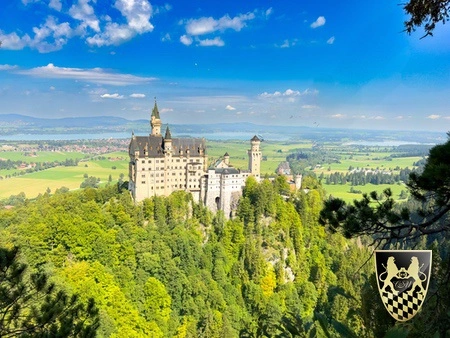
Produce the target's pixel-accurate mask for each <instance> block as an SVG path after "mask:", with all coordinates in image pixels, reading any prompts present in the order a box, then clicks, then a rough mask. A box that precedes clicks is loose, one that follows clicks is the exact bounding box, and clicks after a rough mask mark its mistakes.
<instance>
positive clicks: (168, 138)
mask: <svg viewBox="0 0 450 338" xmlns="http://www.w3.org/2000/svg"><path fill="white" fill-rule="evenodd" d="M171 138H172V134H171V133H170V129H169V126H167V128H166V135H165V136H164V139H166V140H170V139H171Z"/></svg>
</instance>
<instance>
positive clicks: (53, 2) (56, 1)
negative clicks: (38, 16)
mask: <svg viewBox="0 0 450 338" xmlns="http://www.w3.org/2000/svg"><path fill="white" fill-rule="evenodd" d="M48 7H50V8H53V9H54V10H56V11H58V12H59V11H61V8H62V4H61V0H50V2H49V3H48Z"/></svg>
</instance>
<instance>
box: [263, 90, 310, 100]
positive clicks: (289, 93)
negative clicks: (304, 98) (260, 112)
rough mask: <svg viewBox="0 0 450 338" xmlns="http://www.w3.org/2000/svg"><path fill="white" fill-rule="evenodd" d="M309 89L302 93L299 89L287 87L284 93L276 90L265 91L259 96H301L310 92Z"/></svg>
mask: <svg viewBox="0 0 450 338" xmlns="http://www.w3.org/2000/svg"><path fill="white" fill-rule="evenodd" d="M307 91H309V89H306V90H305V91H304V92H303V93H301V92H300V91H298V90H292V89H286V91H285V92H284V93H282V92H279V91H276V92H273V93H268V92H264V93H262V94H260V95H259V96H260V97H263V98H272V97H283V96H284V97H286V96H288V97H289V96H290V97H293V96H300V95H304V94H308V92H307Z"/></svg>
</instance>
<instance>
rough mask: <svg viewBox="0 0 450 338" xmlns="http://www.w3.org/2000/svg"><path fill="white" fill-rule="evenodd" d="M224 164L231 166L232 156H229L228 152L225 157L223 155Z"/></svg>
mask: <svg viewBox="0 0 450 338" xmlns="http://www.w3.org/2000/svg"><path fill="white" fill-rule="evenodd" d="M223 162H224V163H225V164H226V165H228V164H230V155H228V152H226V153H225V155H223Z"/></svg>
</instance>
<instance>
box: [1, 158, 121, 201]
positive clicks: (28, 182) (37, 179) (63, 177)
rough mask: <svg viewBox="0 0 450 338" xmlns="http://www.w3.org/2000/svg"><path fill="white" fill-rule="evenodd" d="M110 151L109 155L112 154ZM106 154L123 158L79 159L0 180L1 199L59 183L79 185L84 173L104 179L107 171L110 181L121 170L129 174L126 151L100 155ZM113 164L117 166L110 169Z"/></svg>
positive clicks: (35, 192) (37, 191) (32, 194)
mask: <svg viewBox="0 0 450 338" xmlns="http://www.w3.org/2000/svg"><path fill="white" fill-rule="evenodd" d="M111 155H112V156H111ZM103 156H107V157H123V158H124V159H123V160H118V161H111V160H90V161H86V162H80V163H79V164H78V166H70V167H62V166H61V167H55V168H50V169H46V170H42V171H39V172H33V173H30V174H25V175H22V176H17V177H12V178H9V179H3V180H0V199H2V198H7V197H9V196H11V195H17V194H19V193H20V192H24V193H25V195H26V196H27V197H28V198H33V197H36V196H37V195H39V194H40V193H44V192H45V191H46V189H47V188H50V190H51V191H52V192H54V191H55V190H56V189H58V188H61V187H67V188H69V189H78V188H79V187H80V184H81V183H82V182H83V181H84V175H85V174H87V175H88V176H95V177H98V178H100V180H101V182H104V183H106V182H107V181H108V178H109V175H111V177H112V182H113V183H114V182H117V180H118V179H119V176H120V174H121V173H122V174H124V175H125V178H124V179H125V180H126V179H127V176H128V155H127V153H126V152H120V153H118V154H117V153H115V154H107V155H103ZM113 167H116V169H112V168H113Z"/></svg>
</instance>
